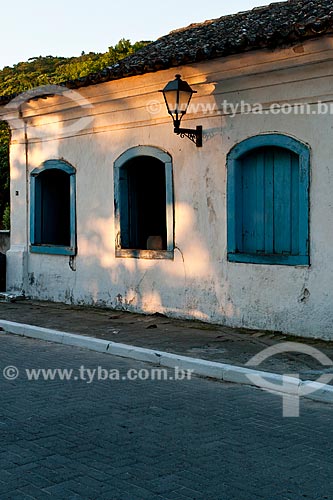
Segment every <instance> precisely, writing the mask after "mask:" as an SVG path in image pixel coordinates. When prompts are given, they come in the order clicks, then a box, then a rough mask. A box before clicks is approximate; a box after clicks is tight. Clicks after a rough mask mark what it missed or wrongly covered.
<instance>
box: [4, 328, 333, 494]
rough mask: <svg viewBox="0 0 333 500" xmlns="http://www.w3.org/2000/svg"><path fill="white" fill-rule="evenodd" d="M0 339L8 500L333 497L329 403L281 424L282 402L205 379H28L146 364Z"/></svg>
mask: <svg viewBox="0 0 333 500" xmlns="http://www.w3.org/2000/svg"><path fill="white" fill-rule="evenodd" d="M0 339H1V358H0V359H1V364H0V385H1V391H0V402H1V406H0V430H1V446H0V498H1V500H5V499H11V500H12V499H19V500H24V499H31V498H36V499H44V498H46V499H47V498H50V499H62V498H63V499H66V500H69V499H73V500H74V499H91V500H92V499H96V500H97V499H98V500H100V499H108V500H158V499H159V500H190V499H198V500H199V499H202V500H210V499H211V500H260V499H264V500H287V499H288V500H302V499H304V498H307V499H309V500H319V499H328V500H332V498H333V478H332V470H333V453H332V447H333V445H332V443H333V428H332V408H331V406H329V405H325V404H319V403H313V402H311V401H305V402H302V404H301V416H300V417H299V418H282V400H281V397H280V396H278V395H276V394H269V393H266V392H263V391H260V390H259V389H254V388H248V387H242V386H238V385H233V384H225V383H218V382H215V381H212V380H205V379H199V378H193V379H192V380H184V381H175V380H168V381H163V380H162V381H157V380H135V381H130V380H119V381H117V380H113V381H111V380H105V381H97V380H94V381H92V382H91V383H88V382H89V381H87V380H79V379H78V380H75V378H73V379H72V380H70V381H61V380H59V379H57V380H54V381H51V380H49V381H46V380H38V381H28V379H27V376H26V373H25V370H26V369H31V368H36V369H37V368H52V369H54V368H59V369H64V368H68V369H72V368H73V369H74V370H76V371H75V373H78V371H77V370H78V369H79V368H80V367H81V366H85V367H86V368H89V369H96V368H97V367H98V366H100V367H102V368H103V369H106V370H111V369H118V370H120V373H121V374H126V372H127V371H128V370H129V369H133V368H135V369H137V370H140V369H146V370H147V369H148V370H149V369H150V368H151V365H148V364H145V363H139V362H135V361H131V360H125V359H121V358H116V357H112V356H108V355H105V354H99V353H96V352H90V351H86V350H82V349H78V348H74V347H69V346H64V345H57V344H51V343H47V342H42V341H38V340H31V339H26V338H21V337H16V336H10V335H6V334H4V333H2V334H0ZM7 366H15V367H17V368H18V370H19V371H20V376H19V377H18V378H17V379H16V380H12V381H9V380H6V379H5V378H4V376H3V369H4V368H5V367H7ZM77 378H78V377H77Z"/></svg>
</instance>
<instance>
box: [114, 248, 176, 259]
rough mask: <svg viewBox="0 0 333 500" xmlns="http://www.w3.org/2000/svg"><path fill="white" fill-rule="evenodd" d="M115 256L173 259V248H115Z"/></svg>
mask: <svg viewBox="0 0 333 500" xmlns="http://www.w3.org/2000/svg"><path fill="white" fill-rule="evenodd" d="M116 257H120V258H125V259H128V258H132V259H160V260H161V259H168V260H173V258H174V255H173V250H137V249H129V248H116Z"/></svg>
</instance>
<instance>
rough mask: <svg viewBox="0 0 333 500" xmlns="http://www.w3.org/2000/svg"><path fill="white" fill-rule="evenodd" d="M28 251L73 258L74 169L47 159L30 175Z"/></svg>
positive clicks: (74, 226) (74, 244)
mask: <svg viewBox="0 0 333 500" xmlns="http://www.w3.org/2000/svg"><path fill="white" fill-rule="evenodd" d="M30 222H31V225H30V240H31V246H30V249H31V251H32V252H37V253H50V254H59V255H75V253H76V214H75V169H74V168H73V167H72V166H71V165H69V164H68V163H66V162H64V161H61V160H48V161H46V162H45V163H43V165H42V166H41V167H40V168H36V169H35V170H33V171H32V172H31V201H30Z"/></svg>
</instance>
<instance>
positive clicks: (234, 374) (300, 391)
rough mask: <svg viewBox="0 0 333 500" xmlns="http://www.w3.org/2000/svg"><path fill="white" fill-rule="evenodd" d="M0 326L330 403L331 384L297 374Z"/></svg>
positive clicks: (20, 325) (9, 324)
mask: <svg viewBox="0 0 333 500" xmlns="http://www.w3.org/2000/svg"><path fill="white" fill-rule="evenodd" d="M0 328H2V329H3V330H4V331H5V332H7V333H11V334H14V335H20V336H22V337H30V338H34V339H40V340H45V341H49V342H56V343H58V344H64V345H71V346H75V347H82V348H85V349H90V350H91V351H97V352H103V353H105V354H112V355H113V356H120V357H123V358H130V359H135V360H137V361H146V362H148V363H153V364H155V365H158V366H164V367H167V368H175V367H178V368H180V369H182V370H193V374H195V375H198V376H201V377H209V378H214V379H217V380H223V381H225V382H233V383H236V384H244V385H251V386H254V387H260V388H262V389H266V390H269V391H272V392H277V393H280V394H288V395H291V396H298V397H304V398H308V399H311V400H313V401H320V402H326V403H333V386H329V385H323V384H320V383H318V382H313V381H310V380H299V379H298V378H294V377H289V376H285V375H280V374H277V373H270V372H264V371H260V370H255V369H251V368H244V367H241V366H235V365H229V364H226V363H216V362H214V361H207V360H205V359H199V358H191V357H188V356H181V355H179V354H172V353H168V352H163V351H158V350H154V349H146V348H143V347H136V346H133V345H127V344H121V343H118V342H110V341H109V340H102V339H97V338H94V337H86V336H83V335H77V334H74V333H68V332H61V331H58V330H51V329H49V328H42V327H40V326H33V325H26V324H23V323H14V322H12V321H5V320H0Z"/></svg>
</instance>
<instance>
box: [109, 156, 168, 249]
mask: <svg viewBox="0 0 333 500" xmlns="http://www.w3.org/2000/svg"><path fill="white" fill-rule="evenodd" d="M114 167H115V168H114V192H115V226H116V228H115V229H116V256H117V257H136V258H159V259H165V258H173V248H174V241H173V189H172V161H171V157H170V156H169V155H168V154H167V153H165V152H164V151H161V150H160V149H157V148H154V147H150V146H139V147H136V148H131V149H130V150H128V151H126V152H125V153H124V154H123V155H121V156H120V158H118V159H117V160H116V162H115V165H114Z"/></svg>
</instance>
